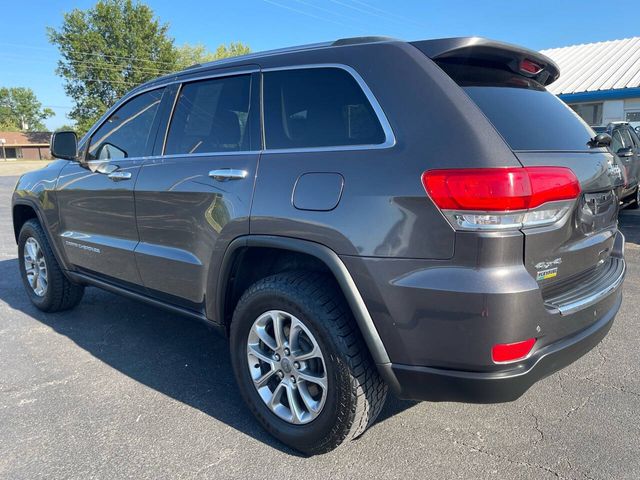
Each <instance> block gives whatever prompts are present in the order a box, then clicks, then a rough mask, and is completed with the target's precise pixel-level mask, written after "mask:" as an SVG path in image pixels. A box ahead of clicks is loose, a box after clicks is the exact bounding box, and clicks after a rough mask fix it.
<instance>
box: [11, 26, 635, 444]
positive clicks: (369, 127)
mask: <svg viewBox="0 0 640 480" xmlns="http://www.w3.org/2000/svg"><path fill="white" fill-rule="evenodd" d="M558 75H559V71H558V67H557V66H556V65H555V64H554V63H553V62H552V61H551V60H549V59H548V58H546V57H544V56H542V55H540V54H539V53H536V52H533V51H530V50H527V49H523V48H520V47H516V46H513V45H508V44H504V43H499V42H494V41H490V40H486V39H482V38H454V39H443V40H429V41H418V42H411V43H408V42H403V41H398V40H393V39H387V38H377V37H368V38H358V39H347V40H338V41H335V42H331V43H324V44H317V45H311V46H304V47H298V48H292V49H287V50H279V51H272V52H265V53H260V54H255V55H248V56H244V57H238V58H234V59H230V60H223V61H218V62H214V63H210V64H205V65H197V66H194V67H192V68H189V69H187V70H185V71H183V72H180V73H177V74H172V75H170V76H165V77H162V78H158V79H157V80H153V81H151V82H149V83H146V84H144V85H141V86H140V87H138V88H136V89H134V90H133V91H131V92H130V93H129V94H128V95H126V96H125V97H124V98H123V99H122V100H120V101H119V102H118V103H117V104H116V105H114V106H113V108H111V109H110V110H109V111H108V112H107V113H106V114H105V115H104V116H103V117H102V119H100V120H99V121H98V122H97V124H96V125H95V126H94V127H93V128H92V129H91V130H90V131H89V132H88V133H87V134H86V135H85V136H84V138H83V139H82V140H81V141H80V142H77V140H76V137H75V134H74V133H72V132H62V133H57V134H55V135H54V136H53V138H52V152H53V154H54V156H56V157H57V158H59V159H60V160H57V161H55V162H53V163H51V164H50V165H49V166H47V167H46V168H44V169H42V170H40V171H37V172H33V173H28V174H26V175H24V176H23V177H22V178H21V179H20V180H19V182H18V184H17V186H16V189H15V193H14V195H13V225H14V229H15V236H16V240H17V242H18V249H19V257H20V262H19V264H20V271H21V273H22V278H23V280H24V285H25V287H26V291H27V294H28V295H29V297H30V298H31V300H32V301H33V303H34V304H35V305H36V306H37V307H38V308H40V309H42V310H44V311H47V312H54V311H59V310H65V309H68V308H71V307H73V306H75V305H76V304H77V303H78V302H79V301H80V299H81V297H82V294H83V289H84V288H85V286H97V287H100V288H103V289H106V290H109V291H112V292H116V293H119V294H122V295H125V296H128V297H131V298H135V299H139V300H141V301H144V302H147V303H150V304H152V305H157V306H159V307H164V308H167V309H169V310H171V311H173V312H176V313H181V314H184V315H185V316H188V317H192V318H195V319H199V320H203V321H205V322H207V323H208V324H210V325H214V326H216V327H218V328H219V329H220V330H221V331H222V332H223V333H224V334H225V335H228V336H229V341H230V354H231V359H232V364H233V368H234V371H235V376H236V378H237V382H238V387H239V390H240V392H241V394H242V396H243V398H244V399H245V400H246V403H247V405H248V408H249V409H250V410H251V411H252V413H253V414H254V415H255V416H256V418H257V419H258V421H259V422H260V423H261V424H262V425H263V426H264V427H265V428H266V429H267V430H268V431H269V432H271V433H272V434H273V435H274V436H275V437H277V438H278V439H280V440H281V441H283V442H284V443H286V444H287V445H290V446H291V447H293V448H295V449H298V450H300V451H302V452H306V453H308V454H314V453H322V452H326V451H329V450H331V449H333V448H335V447H336V446H338V445H339V444H341V443H342V442H343V441H344V440H345V439H353V438H355V437H357V436H359V435H360V434H361V433H363V432H364V430H365V429H366V428H367V427H368V426H369V425H371V424H372V422H373V421H374V420H375V418H376V416H377V415H378V413H379V412H380V410H381V408H382V406H383V404H384V401H385V397H386V395H387V390H391V392H393V393H394V394H395V395H397V396H400V397H403V398H409V399H418V400H431V401H459V402H480V403H487V402H505V401H512V400H514V399H516V398H518V397H519V396H521V395H522V394H523V393H524V392H525V391H526V390H527V389H528V388H529V387H531V385H533V384H534V383H535V382H536V381H537V380H540V379H541V378H543V377H545V376H547V375H549V374H551V373H553V372H554V371H556V370H558V369H560V368H562V367H564V366H566V365H567V364H569V363H571V362H573V361H574V360H576V359H577V358H579V357H580V356H581V355H583V354H584V353H586V352H587V351H589V350H590V349H591V348H593V347H594V346H595V345H596V344H597V343H598V342H599V341H600V340H601V339H602V338H603V337H604V336H605V335H606V333H607V331H608V330H609V328H610V327H611V324H612V322H613V319H614V316H615V315H616V312H617V311H618V308H619V307H620V303H621V298H622V297H621V284H622V281H623V278H624V272H625V262H624V259H623V251H624V238H623V236H622V234H621V233H620V232H619V231H618V227H617V214H618V205H619V202H618V198H617V196H616V188H615V186H616V185H618V184H619V182H620V175H621V173H620V169H619V168H614V163H613V157H612V155H611V153H609V151H608V150H607V146H608V144H609V143H610V137H608V136H607V135H606V134H602V135H598V136H595V137H594V132H593V131H592V130H591V129H590V128H589V127H588V126H587V125H586V124H584V122H582V121H581V120H580V119H579V118H578V117H577V116H576V115H575V114H574V113H573V112H572V111H571V110H570V109H569V108H568V107H566V106H565V105H564V104H563V103H562V102H561V101H560V100H558V99H557V98H556V97H555V96H554V95H552V94H551V93H548V92H547V91H546V90H545V86H546V85H548V84H549V83H551V82H553V81H554V80H555V79H556V78H558ZM123 341H126V339H123Z"/></svg>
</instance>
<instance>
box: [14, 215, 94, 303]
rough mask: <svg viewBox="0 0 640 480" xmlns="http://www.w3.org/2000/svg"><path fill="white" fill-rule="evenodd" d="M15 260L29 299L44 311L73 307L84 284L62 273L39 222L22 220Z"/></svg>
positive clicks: (78, 299)
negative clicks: (74, 281)
mask: <svg viewBox="0 0 640 480" xmlns="http://www.w3.org/2000/svg"><path fill="white" fill-rule="evenodd" d="M18 261H19V264H20V274H21V276H22V282H23V284H24V288H25V290H26V291H27V295H29V299H30V300H31V302H32V303H33V304H34V305H35V306H36V307H38V308H39V309H40V310H42V311H43V312H59V311H62V310H68V309H70V308H73V307H75V306H76V305H77V304H78V303H79V302H80V300H82V295H83V294H84V287H83V286H82V285H76V284H75V283H71V282H70V281H69V279H67V277H65V275H64V273H63V272H62V269H61V268H60V265H59V264H58V261H57V260H56V257H55V256H54V254H53V251H52V250H51V245H49V241H48V240H47V236H46V235H45V233H44V230H43V229H42V227H41V226H40V223H39V222H38V221H37V220H35V219H31V220H28V221H27V222H25V224H24V225H23V226H22V229H21V230H20V235H19V236H18Z"/></svg>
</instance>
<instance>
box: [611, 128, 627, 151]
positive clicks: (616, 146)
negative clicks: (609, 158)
mask: <svg viewBox="0 0 640 480" xmlns="http://www.w3.org/2000/svg"><path fill="white" fill-rule="evenodd" d="M621 148H624V140H623V139H622V135H621V134H620V130H614V131H613V133H612V134H611V149H612V150H613V151H614V152H617V151H618V150H620V149H621Z"/></svg>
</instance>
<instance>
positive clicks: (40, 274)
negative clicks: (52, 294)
mask: <svg viewBox="0 0 640 480" xmlns="http://www.w3.org/2000/svg"><path fill="white" fill-rule="evenodd" d="M23 256H24V269H25V272H26V274H27V280H28V281H29V285H30V286H31V289H32V290H33V293H35V294H36V295H38V296H39V297H43V296H44V295H45V294H46V293H47V285H48V281H47V262H46V261H45V259H44V252H43V251H42V248H41V247H40V244H39V243H38V241H37V240H36V239H35V238H33V237H29V238H27V241H26V242H25V243H24V254H23Z"/></svg>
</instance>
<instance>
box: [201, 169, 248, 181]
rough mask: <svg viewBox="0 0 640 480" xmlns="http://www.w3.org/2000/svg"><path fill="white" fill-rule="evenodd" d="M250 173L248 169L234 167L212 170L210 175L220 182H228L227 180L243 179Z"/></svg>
mask: <svg viewBox="0 0 640 480" xmlns="http://www.w3.org/2000/svg"><path fill="white" fill-rule="evenodd" d="M247 175H249V172H247V171H246V170H236V169H234V168H221V169H219V170H211V171H210V172H209V176H210V177H211V178H213V179H214V180H217V181H219V182H226V181H227V180H242V179H243V178H246V177H247Z"/></svg>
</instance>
